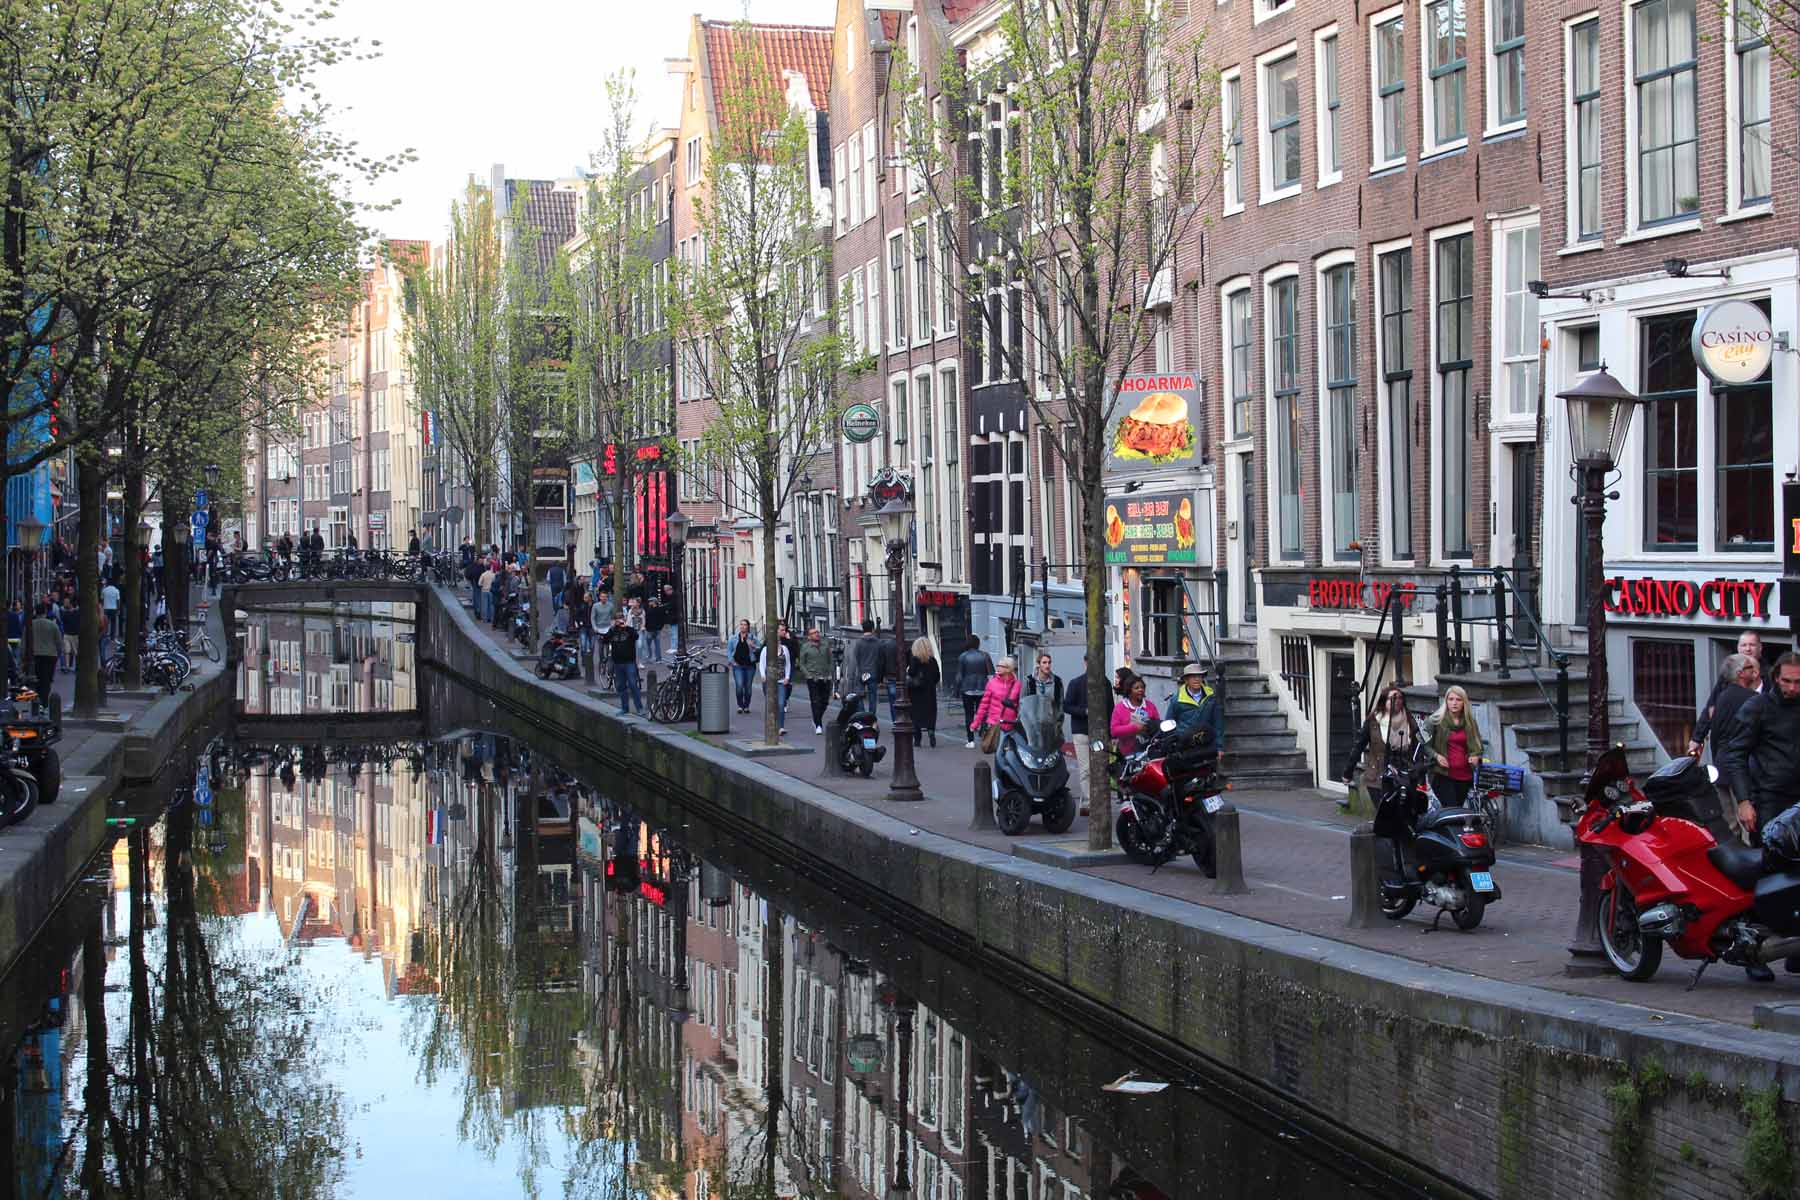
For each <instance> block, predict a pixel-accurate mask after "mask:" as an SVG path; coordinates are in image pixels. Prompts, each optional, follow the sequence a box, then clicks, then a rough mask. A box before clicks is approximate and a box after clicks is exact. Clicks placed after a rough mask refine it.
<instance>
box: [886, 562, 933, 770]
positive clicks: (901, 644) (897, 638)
mask: <svg viewBox="0 0 1800 1200" xmlns="http://www.w3.org/2000/svg"><path fill="white" fill-rule="evenodd" d="M905 566H906V542H905V540H904V539H902V538H896V539H895V540H893V541H891V542H889V543H888V552H887V569H888V594H889V595H890V596H892V597H893V601H894V662H895V665H896V666H897V667H898V668H899V671H898V674H899V676H900V677H899V678H898V679H896V680H895V681H894V686H895V689H896V691H897V692H898V695H896V696H895V697H894V779H893V783H892V785H891V786H890V789H889V791H888V799H889V800H923V799H924V798H925V793H924V792H923V791H921V790H920V788H919V776H918V773H917V772H916V771H915V770H914V768H913V721H912V697H911V696H909V695H908V694H907V689H906V659H907V649H906V610H905V608H903V607H902V603H903V599H904V598H903V597H902V596H901V594H900V578H901V574H902V571H903V570H904V568H905Z"/></svg>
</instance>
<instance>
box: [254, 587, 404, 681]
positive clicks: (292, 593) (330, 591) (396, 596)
mask: <svg viewBox="0 0 1800 1200" xmlns="http://www.w3.org/2000/svg"><path fill="white" fill-rule="evenodd" d="M430 587H431V585H430V584H428V583H408V582H406V581H405V580H399V579H290V580H284V581H281V582H275V581H273V580H271V581H268V582H262V583H228V584H226V585H224V586H223V587H221V588H220V589H219V618H220V620H222V621H223V622H224V625H225V656H226V658H225V660H226V662H228V663H234V664H235V663H236V662H237V661H238V660H239V659H240V658H241V657H242V656H243V642H242V640H241V639H240V638H239V636H238V613H240V612H243V613H253V612H269V611H273V610H279V609H292V608H307V607H317V606H332V607H336V606H338V605H346V604H411V605H413V606H414V608H413V611H414V614H415V616H416V614H417V612H418V610H419V607H420V606H422V605H424V603H425V594H426V592H427V591H428V590H429V589H430ZM382 619H383V620H391V621H408V622H411V621H414V620H415V617H404V616H386V617H383V618H382Z"/></svg>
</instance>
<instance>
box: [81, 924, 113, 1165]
mask: <svg viewBox="0 0 1800 1200" xmlns="http://www.w3.org/2000/svg"><path fill="white" fill-rule="evenodd" d="M81 1011H82V1020H83V1023H84V1024H85V1025H86V1026H87V1086H86V1088H85V1089H84V1090H85V1092H86V1094H85V1095H84V1096H83V1097H82V1105H83V1107H85V1108H86V1109H87V1129H86V1131H85V1132H86V1135H87V1145H86V1147H85V1149H84V1150H83V1152H82V1156H81V1190H82V1191H83V1192H84V1193H86V1194H87V1195H89V1196H104V1195H105V1194H106V1189H105V1188H104V1187H103V1185H102V1180H103V1179H104V1178H105V1168H106V1127H107V1124H108V1123H109V1122H110V1121H111V1119H112V1094H111V1090H110V1088H109V1086H108V1085H109V1084H110V1082H111V1076H112V1064H111V1062H110V1061H108V1057H107V1047H106V1032H107V1030H106V948H105V946H104V945H103V944H102V942H101V929H100V919H99V915H98V914H96V915H95V918H94V920H93V921H92V922H91V923H90V924H89V925H88V930H87V936H86V937H84V938H82V940H81Z"/></svg>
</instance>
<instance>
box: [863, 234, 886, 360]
mask: <svg viewBox="0 0 1800 1200" xmlns="http://www.w3.org/2000/svg"><path fill="white" fill-rule="evenodd" d="M881 271H882V262H881V259H880V258H871V259H870V260H869V261H868V262H867V263H866V264H864V266H863V300H864V302H866V303H867V304H868V306H869V313H868V316H869V327H868V329H867V330H865V331H864V334H863V336H864V337H865V338H866V339H867V340H866V341H864V343H863V345H864V346H866V347H867V351H866V352H867V353H869V354H877V353H880V351H881V343H882V336H881V329H882V322H881Z"/></svg>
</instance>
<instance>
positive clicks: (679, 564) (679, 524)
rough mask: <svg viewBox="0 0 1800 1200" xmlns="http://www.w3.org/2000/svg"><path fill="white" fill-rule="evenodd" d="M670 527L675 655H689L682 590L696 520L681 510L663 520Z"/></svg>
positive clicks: (685, 601)
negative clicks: (688, 545)
mask: <svg viewBox="0 0 1800 1200" xmlns="http://www.w3.org/2000/svg"><path fill="white" fill-rule="evenodd" d="M663 520H664V522H665V523H666V524H667V525H668V527H669V565H670V566H671V567H673V568H674V569H675V653H677V654H686V653H687V592H686V591H684V590H683V588H682V579H681V572H682V569H683V568H684V567H686V566H687V554H686V550H687V535H688V526H690V525H692V524H693V523H694V518H692V517H690V516H688V515H687V514H686V513H684V512H682V511H681V510H680V509H676V510H674V511H673V512H671V513H670V514H669V515H668V516H667V517H665V518H663Z"/></svg>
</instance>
